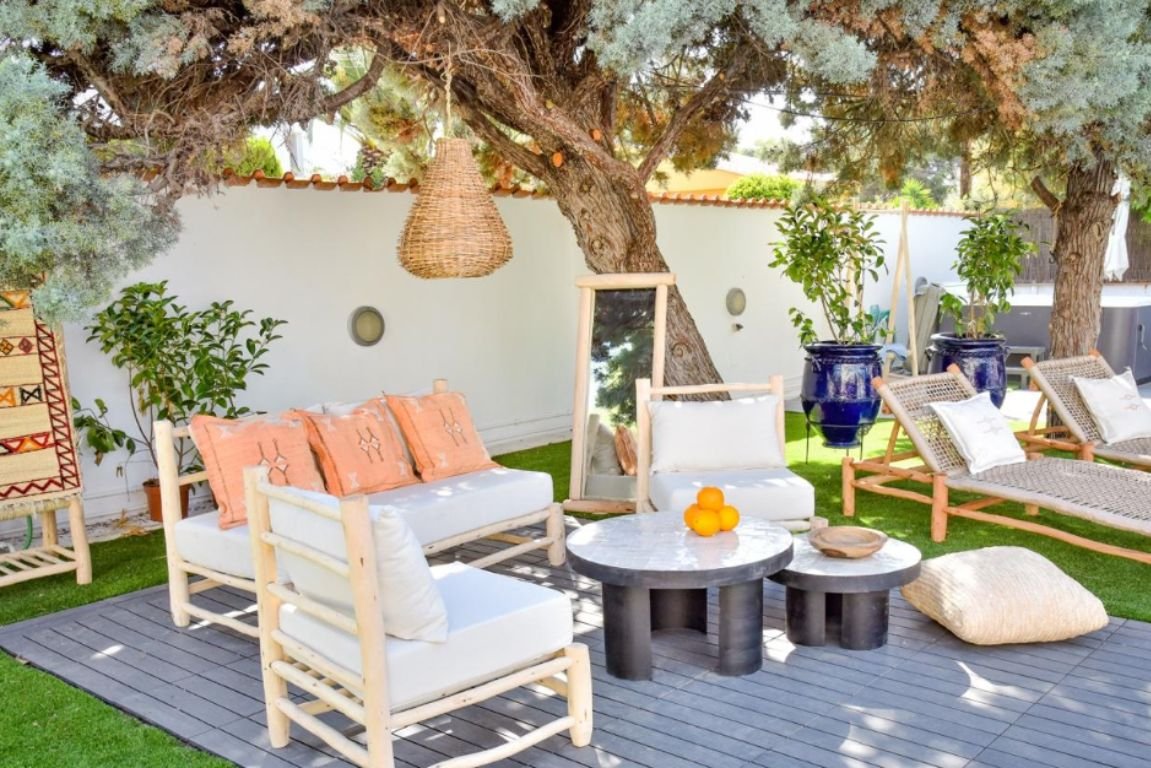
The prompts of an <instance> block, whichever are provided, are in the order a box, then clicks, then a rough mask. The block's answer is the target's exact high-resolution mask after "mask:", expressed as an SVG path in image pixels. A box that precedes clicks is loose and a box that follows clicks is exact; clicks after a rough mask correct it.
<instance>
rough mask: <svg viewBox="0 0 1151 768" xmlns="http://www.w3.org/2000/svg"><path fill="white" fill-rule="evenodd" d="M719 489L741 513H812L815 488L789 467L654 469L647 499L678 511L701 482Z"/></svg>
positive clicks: (787, 516)
mask: <svg viewBox="0 0 1151 768" xmlns="http://www.w3.org/2000/svg"><path fill="white" fill-rule="evenodd" d="M708 485H713V486H715V487H717V488H719V489H721V490H722V491H723V497H724V501H725V503H727V504H730V505H732V506H733V507H735V508H736V509H738V510H739V513H740V514H741V515H743V516H745V517H758V518H761V519H763V520H772V521H780V520H807V519H809V518H810V517H811V516H812V515H814V514H815V488H813V487H812V485H811V483H809V482H807V481H806V480H804V479H803V478H802V477H800V476H799V475H797V474H795V473H794V472H792V471H791V470H789V469H785V468H783V467H776V468H774V469H739V470H726V471H717V472H656V473H654V474H652V476H651V491H650V494H651V501H652V504H653V505H655V508H656V509H658V510H662V511H672V512H682V511H683V510H685V509H687V508H688V506H690V505H692V504H694V503H695V497H696V494H697V493H699V489H700V488H703V487H704V486H708Z"/></svg>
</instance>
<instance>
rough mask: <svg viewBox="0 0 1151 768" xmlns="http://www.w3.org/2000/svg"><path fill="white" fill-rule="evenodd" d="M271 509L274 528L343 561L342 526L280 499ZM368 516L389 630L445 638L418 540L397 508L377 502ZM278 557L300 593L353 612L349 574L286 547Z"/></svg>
mask: <svg viewBox="0 0 1151 768" xmlns="http://www.w3.org/2000/svg"><path fill="white" fill-rule="evenodd" d="M299 494H300V496H301V497H302V498H307V499H310V500H312V501H318V502H320V503H322V504H325V505H327V506H328V507H329V508H330V509H332V511H333V512H336V511H338V509H339V506H338V502H337V500H336V499H335V498H334V497H332V496H329V495H327V494H320V493H306V492H304V491H300V492H299ZM268 511H269V514H270V516H271V519H272V530H273V531H274V532H275V533H278V534H280V535H281V536H284V537H285V538H288V539H292V540H294V541H297V542H299V543H301V544H305V545H307V546H309V547H311V548H314V549H317V550H319V551H320V552H323V553H324V554H326V555H328V556H330V557H333V558H336V559H337V560H340V561H344V560H345V558H346V556H347V555H346V553H347V543H346V541H345V539H344V529H343V526H342V525H341V524H340V523H338V522H337V521H335V520H330V519H327V518H325V517H321V516H320V515H317V514H315V513H314V512H311V511H308V510H302V509H300V508H299V507H296V506H294V505H292V504H286V503H284V502H282V501H279V500H278V499H271V500H270V502H269V508H268ZM370 515H371V518H372V537H373V539H374V542H373V543H374V544H375V547H374V551H375V555H376V578H377V584H378V585H379V590H380V611H381V613H382V614H383V617H384V628H385V630H386V631H387V633H388V634H389V635H392V636H393V637H398V638H404V639H414V640H426V641H430V642H443V641H444V640H446V639H447V636H448V618H447V612H446V610H445V608H444V603H443V600H442V599H441V598H440V593H439V590H437V589H436V586H435V583H434V580H433V578H432V572H431V569H430V568H429V567H428V561H427V559H426V558H425V557H424V552H423V549H422V548H421V547H420V544H419V542H417V541H416V538H415V536H414V535H413V534H412V531H411V529H410V528H408V525H407V523H405V522H404V519H403V518H402V517H401V516H400V515H398V514H396V512H395V511H394V510H393V509H391V508H389V507H374V508H372V509H371V510H370ZM276 557H277V560H278V561H279V562H280V563H282V564H283V566H284V568H285V569H287V571H288V572H289V573H290V574H291V575H292V583H293V584H294V585H295V587H296V589H297V590H299V592H300V593H301V594H303V595H304V596H306V597H309V598H311V599H313V600H315V601H317V602H319V603H323V604H324V605H327V606H329V607H332V608H336V609H337V610H341V611H344V612H345V613H348V614H349V615H350V614H351V613H352V612H353V595H352V589H351V586H350V584H349V583H348V580H347V578H345V577H342V576H340V575H338V574H336V573H334V572H332V571H331V570H329V569H327V568H325V567H323V566H321V565H318V564H316V563H315V562H313V561H311V560H308V559H306V558H304V557H301V556H299V555H296V554H293V553H291V552H288V551H287V550H285V549H282V548H281V549H278V550H277V552H276Z"/></svg>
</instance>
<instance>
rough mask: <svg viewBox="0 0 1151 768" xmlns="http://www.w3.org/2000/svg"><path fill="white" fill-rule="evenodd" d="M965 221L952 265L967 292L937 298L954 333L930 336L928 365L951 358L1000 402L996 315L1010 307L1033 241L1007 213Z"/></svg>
mask: <svg viewBox="0 0 1151 768" xmlns="http://www.w3.org/2000/svg"><path fill="white" fill-rule="evenodd" d="M967 220H968V221H969V222H970V225H969V226H968V228H967V229H966V230H965V231H964V232H963V235H962V236H961V237H960V238H959V242H958V244H957V245H956V247H955V251H956V255H957V258H956V260H955V263H954V264H953V265H952V269H954V270H955V271H956V273H957V274H958V275H959V277H960V279H961V280H963V282H964V283H965V284H966V287H967V297H966V300H964V299H963V298H961V297H959V296H957V295H955V294H953V293H945V294H944V295H943V297H942V298H941V299H940V303H939V308H940V310H941V311H942V312H943V314H944V315H950V316H951V317H952V318H953V319H954V321H955V332H954V333H937V334H934V335H933V336H932V337H931V341H932V345H931V349H930V352H931V355H932V369H933V370H937V371H941V370H947V368H948V366H950V365H951V364H952V363H956V364H957V365H959V367H960V369H961V370H962V371H963V373H964V375H965V376H967V378H968V379H970V380H971V382H972V384H974V385H975V388H976V389H977V390H979V391H980V392H983V391H987V392H988V393H990V395H991V401H992V402H993V403H995V406H996V407H999V406H1000V405H1002V404H1003V398H1004V396H1005V395H1006V393H1007V340H1006V339H1004V338H1003V336H1001V335H998V334H996V333H995V316H996V315H997V314H999V313H1001V312H1006V311H1007V310H1009V309H1011V303H1010V299H1011V295H1012V293H1014V291H1015V279H1016V278H1017V277H1018V276H1019V272H1020V271H1021V270H1022V269H1023V257H1024V256H1026V255H1027V254H1029V253H1031V252H1032V251H1033V250H1035V245H1034V244H1033V243H1031V242H1030V241H1028V240H1027V239H1025V238H1024V236H1023V234H1022V233H1023V231H1024V230H1025V227H1026V225H1024V224H1023V223H1022V222H1020V221H1019V220H1017V219H1016V218H1014V217H1013V216H1011V215H1010V214H1007V213H1003V212H988V213H984V214H982V215H979V216H971V217H968V219H967Z"/></svg>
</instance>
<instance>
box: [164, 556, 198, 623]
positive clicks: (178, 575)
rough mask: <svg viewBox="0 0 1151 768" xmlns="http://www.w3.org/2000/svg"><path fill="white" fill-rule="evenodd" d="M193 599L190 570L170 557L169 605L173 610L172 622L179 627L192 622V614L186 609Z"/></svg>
mask: <svg viewBox="0 0 1151 768" xmlns="http://www.w3.org/2000/svg"><path fill="white" fill-rule="evenodd" d="M191 600H192V592H191V590H189V589H188V572H187V571H185V570H184V569H183V568H181V567H180V563H178V562H173V560H172V559H171V558H169V559H168V606H169V608H170V609H171V611H172V623H173V624H175V625H176V626H177V627H186V626H188V625H189V624H191V623H192V616H191V615H190V614H189V613H188V612H187V611H186V610H184V606H186V605H187V604H188V603H189V602H190V601H191Z"/></svg>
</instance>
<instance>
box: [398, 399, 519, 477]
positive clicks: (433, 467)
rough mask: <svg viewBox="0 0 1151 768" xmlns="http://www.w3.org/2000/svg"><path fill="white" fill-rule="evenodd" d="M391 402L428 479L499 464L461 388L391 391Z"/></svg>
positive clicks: (417, 462)
mask: <svg viewBox="0 0 1151 768" xmlns="http://www.w3.org/2000/svg"><path fill="white" fill-rule="evenodd" d="M388 406H389V407H390V408H391V409H392V414H393V415H395V417H396V421H397V422H399V425H400V430H402V431H403V433H404V439H405V440H407V441H408V447H409V448H411V450H412V458H414V459H415V460H416V470H417V471H418V472H419V473H420V478H421V479H422V480H424V481H425V482H426V481H430V480H441V479H443V478H445V477H455V476H456V475H463V474H467V473H468V472H475V471H477V470H481V469H491V468H492V467H498V466H499V464H496V463H495V462H494V461H492V457H491V456H489V455H488V449H487V448H485V447H484V444H483V442H481V441H480V436H479V433H478V432H476V427H475V425H474V424H473V423H472V415H471V413H470V412H469V411H468V404H467V401H465V400H464V396H463V395H461V394H460V393H459V392H443V393H440V394H436V395H425V396H424V397H400V396H398V395H388Z"/></svg>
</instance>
